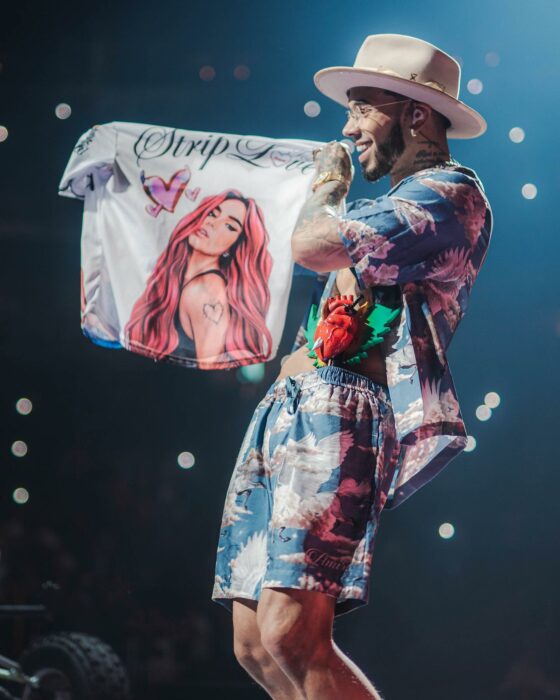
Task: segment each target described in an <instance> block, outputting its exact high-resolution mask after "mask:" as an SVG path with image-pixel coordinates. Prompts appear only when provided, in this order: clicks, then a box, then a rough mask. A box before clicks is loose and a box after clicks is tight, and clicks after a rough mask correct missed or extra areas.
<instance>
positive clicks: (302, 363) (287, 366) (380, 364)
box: [277, 268, 387, 384]
mask: <svg viewBox="0 0 560 700" xmlns="http://www.w3.org/2000/svg"><path fill="white" fill-rule="evenodd" d="M336 287H337V289H338V292H337V290H336V289H333V295H334V294H336V293H340V294H343V295H344V294H353V295H354V298H356V297H357V296H359V294H360V293H361V291H360V288H359V287H358V284H357V282H356V279H355V277H354V275H353V274H352V272H351V270H350V268H345V269H343V270H339V271H338V273H337V275H336ZM382 348H383V344H379V345H374V346H373V347H372V348H370V349H369V350H368V355H367V357H366V358H365V359H364V360H362V361H361V362H359V363H357V364H355V365H351V366H350V367H349V369H350V370H351V371H352V372H355V373H357V374H362V375H364V376H365V377H369V379H373V381H375V382H381V383H383V384H386V383H387V373H386V370H385V356H384V353H383V350H382ZM308 352H309V348H308V347H307V345H304V346H303V347H301V348H299V349H298V350H296V351H295V352H294V353H292V354H291V355H290V357H288V359H287V360H285V362H284V364H283V365H282V369H281V370H280V374H279V375H278V377H277V379H282V378H284V377H290V376H291V377H293V376H294V375H296V374H300V373H301V372H308V371H310V370H314V369H315V365H314V364H313V362H314V360H313V359H312V358H311V357H308V354H307V353H308Z"/></svg>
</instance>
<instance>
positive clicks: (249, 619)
mask: <svg viewBox="0 0 560 700" xmlns="http://www.w3.org/2000/svg"><path fill="white" fill-rule="evenodd" d="M233 653H234V654H235V658H236V659H237V661H238V662H239V663H240V664H241V666H243V668H244V669H245V670H247V671H249V672H253V671H255V670H256V669H257V668H258V667H261V666H263V665H265V664H266V659H267V653H266V651H265V650H264V648H263V646H262V644H261V636H260V631H259V627H258V625H257V616H256V613H255V611H254V610H251V609H250V608H249V607H248V606H246V605H244V604H241V603H238V602H237V601H236V602H235V603H234V609H233Z"/></svg>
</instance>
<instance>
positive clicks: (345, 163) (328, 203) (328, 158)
mask: <svg viewBox="0 0 560 700" xmlns="http://www.w3.org/2000/svg"><path fill="white" fill-rule="evenodd" d="M315 166H316V169H317V174H320V173H323V172H330V173H332V174H333V175H334V176H340V177H342V178H343V179H344V182H339V181H338V180H330V181H328V182H325V183H323V184H321V185H319V186H318V187H317V189H316V191H315V192H314V193H313V194H312V195H311V197H309V199H308V200H307V201H306V202H305V204H304V205H303V208H302V210H301V212H300V215H299V218H298V220H297V223H296V226H295V229H294V232H293V234H292V257H293V258H294V260H295V261H296V262H297V263H299V264H300V265H302V266H303V267H306V268H308V269H309V270H314V271H315V272H331V271H332V270H340V269H342V268H344V267H350V266H351V265H352V260H351V259H350V256H349V255H348V253H347V252H346V248H345V246H344V243H343V242H342V240H341V238H340V235H339V233H338V230H339V224H340V217H339V216H338V214H337V208H338V206H339V205H340V202H341V201H342V199H344V197H345V196H346V194H347V192H348V189H349V187H350V183H351V182H352V174H353V173H352V170H353V169H352V161H351V160H350V155H349V153H348V151H347V149H346V148H345V147H344V146H343V145H341V144H340V143H338V142H337V141H333V142H331V143H328V144H327V145H326V146H324V147H323V148H322V149H320V150H319V151H318V152H316V154H315Z"/></svg>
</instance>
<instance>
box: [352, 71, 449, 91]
mask: <svg viewBox="0 0 560 700" xmlns="http://www.w3.org/2000/svg"><path fill="white" fill-rule="evenodd" d="M354 68H358V69H360V66H354ZM364 68H366V66H364ZM362 70H363V69H362ZM367 70H372V71H375V72H376V73H384V74H385V75H392V76H393V77H394V78H402V79H403V80H412V81H414V82H415V83H417V84H418V85H426V87H431V88H435V89H436V90H439V91H440V92H445V93H446V94H447V90H446V89H445V85H444V84H443V83H438V82H437V81H436V80H426V81H424V80H416V76H417V75H418V73H411V74H410V78H407V77H406V76H404V75H402V73H397V71H394V70H391V69H390V68H383V66H379V67H377V68H375V67H374V68H372V67H370V66H367Z"/></svg>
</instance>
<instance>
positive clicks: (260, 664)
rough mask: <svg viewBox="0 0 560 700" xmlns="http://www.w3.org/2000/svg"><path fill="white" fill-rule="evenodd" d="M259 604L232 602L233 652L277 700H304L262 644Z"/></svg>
mask: <svg viewBox="0 0 560 700" xmlns="http://www.w3.org/2000/svg"><path fill="white" fill-rule="evenodd" d="M256 607H257V603H256V602H255V601H251V600H234V601H233V651H234V653H235V657H236V658H237V660H238V661H239V663H240V664H241V666H243V668H244V669H245V670H246V671H247V673H248V674H249V675H250V676H251V678H253V680H255V681H256V682H257V683H258V684H259V685H261V686H262V687H263V688H264V689H265V690H266V691H267V693H268V694H269V695H270V697H271V698H273V699H274V700H304V696H303V695H301V694H300V693H299V691H297V690H296V688H295V686H294V684H293V683H292V681H291V680H290V679H289V678H288V676H287V675H286V674H285V673H284V672H283V671H282V669H281V668H280V667H279V666H278V664H277V663H276V662H275V661H274V659H273V658H272V656H270V654H269V653H268V652H267V651H266V650H265V648H264V647H263V645H262V644H261V635H260V630H259V627H258V624H257V613H256Z"/></svg>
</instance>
